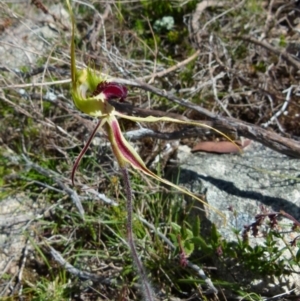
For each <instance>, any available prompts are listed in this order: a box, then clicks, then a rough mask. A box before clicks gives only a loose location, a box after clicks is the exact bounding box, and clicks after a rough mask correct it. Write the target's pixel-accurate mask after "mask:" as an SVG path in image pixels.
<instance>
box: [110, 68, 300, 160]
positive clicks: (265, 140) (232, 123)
mask: <svg viewBox="0 0 300 301" xmlns="http://www.w3.org/2000/svg"><path fill="white" fill-rule="evenodd" d="M299 69H300V68H299ZM114 80H115V81H116V82H118V83H121V84H125V85H131V86H134V87H139V88H141V89H143V90H146V91H149V92H152V93H154V94H156V95H159V96H161V97H165V98H167V99H169V100H170V101H172V102H174V103H176V104H179V105H182V106H184V107H186V108H190V109H193V110H195V111H196V112H198V113H200V114H202V115H203V116H205V117H207V118H209V119H210V120H211V121H212V126H213V127H214V128H220V127H222V128H224V129H225V130H226V129H228V130H230V131H232V129H235V131H236V133H237V135H239V136H243V137H245V138H248V139H251V140H254V141H257V142H260V143H262V144H263V145H265V146H267V147H269V148H271V149H273V150H275V151H277V152H279V153H282V154H285V155H288V156H291V157H295V158H300V143H299V142H298V141H296V140H293V139H288V138H285V137H281V136H280V135H278V134H276V133H274V132H271V131H267V130H264V129H262V128H261V127H260V126H257V125H253V124H251V123H248V122H244V121H241V120H238V119H236V118H230V117H223V116H219V115H217V114H215V113H212V112H210V111H209V110H207V109H205V108H203V107H201V106H198V105H194V104H192V103H190V102H188V101H187V100H185V99H180V98H178V97H176V96H175V95H174V94H172V93H170V92H167V91H164V90H160V89H158V88H155V87H153V86H151V85H148V84H146V83H143V82H138V81H131V80H124V79H114Z"/></svg>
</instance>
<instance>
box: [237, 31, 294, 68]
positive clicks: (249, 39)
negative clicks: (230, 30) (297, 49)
mask: <svg viewBox="0 0 300 301" xmlns="http://www.w3.org/2000/svg"><path fill="white" fill-rule="evenodd" d="M232 37H233V38H234V39H237V40H244V41H247V42H250V43H253V44H255V45H258V46H261V47H263V48H265V49H267V50H269V51H271V52H273V53H275V54H277V55H279V56H281V57H282V58H283V59H285V60H286V61H287V62H289V63H290V64H291V65H293V66H294V67H295V68H297V69H298V70H299V69H300V62H299V61H298V60H296V59H294V58H293V56H292V55H291V54H289V53H287V52H286V51H282V50H280V49H277V48H275V47H273V46H272V45H271V44H269V43H267V42H266V41H259V40H257V39H255V38H253V37H251V36H232Z"/></svg>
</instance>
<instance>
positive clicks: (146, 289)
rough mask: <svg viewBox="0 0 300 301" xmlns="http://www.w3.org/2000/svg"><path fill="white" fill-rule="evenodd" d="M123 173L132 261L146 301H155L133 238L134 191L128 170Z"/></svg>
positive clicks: (128, 239)
mask: <svg viewBox="0 0 300 301" xmlns="http://www.w3.org/2000/svg"><path fill="white" fill-rule="evenodd" d="M121 172H122V174H123V180H124V186H125V192H126V199H127V202H126V207H127V241H128V245H129V249H130V252H131V256H132V259H133V261H134V263H135V265H136V267H137V271H138V274H139V276H140V279H141V283H142V288H143V295H144V298H145V300H146V301H154V297H153V291H152V288H151V285H150V283H149V281H148V277H147V275H146V271H145V268H144V266H143V264H142V262H141V260H140V258H139V255H138V252H137V250H136V245H135V242H134V238H133V230H132V215H133V210H132V189H131V184H130V180H129V174H128V170H127V168H121Z"/></svg>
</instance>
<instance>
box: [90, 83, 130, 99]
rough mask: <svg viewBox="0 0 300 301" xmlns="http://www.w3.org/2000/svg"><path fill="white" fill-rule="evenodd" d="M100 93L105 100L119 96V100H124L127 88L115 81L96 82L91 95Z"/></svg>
mask: <svg viewBox="0 0 300 301" xmlns="http://www.w3.org/2000/svg"><path fill="white" fill-rule="evenodd" d="M100 93H103V94H104V95H105V98H106V99H107V100H110V99H114V98H119V99H120V101H124V100H125V98H126V97H127V88H126V87H125V86H123V85H121V84H118V83H116V82H102V83H99V84H98V86H97V88H96V90H95V91H94V92H93V96H97V95H98V94H100Z"/></svg>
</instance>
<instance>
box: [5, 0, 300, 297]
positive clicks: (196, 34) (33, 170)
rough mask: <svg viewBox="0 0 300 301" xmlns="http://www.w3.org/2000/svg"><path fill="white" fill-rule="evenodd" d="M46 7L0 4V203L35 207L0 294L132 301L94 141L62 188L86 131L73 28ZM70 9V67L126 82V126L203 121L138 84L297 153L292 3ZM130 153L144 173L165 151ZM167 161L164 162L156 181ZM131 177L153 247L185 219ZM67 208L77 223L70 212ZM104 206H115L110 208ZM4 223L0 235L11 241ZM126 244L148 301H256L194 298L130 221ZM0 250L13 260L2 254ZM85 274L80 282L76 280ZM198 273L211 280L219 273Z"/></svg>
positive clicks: (99, 4)
mask: <svg viewBox="0 0 300 301" xmlns="http://www.w3.org/2000/svg"><path fill="white" fill-rule="evenodd" d="M53 2H54V1H43V2H40V1H32V2H31V3H29V2H20V3H10V2H9V1H0V20H1V21H0V35H1V36H0V112H1V114H0V124H1V127H0V143H1V145H0V177H1V178H2V179H0V193H1V194H0V195H1V197H2V199H3V200H5V199H7V196H8V195H10V196H12V197H15V196H20V195H23V196H24V195H26V196H27V197H28V198H29V199H31V201H32V202H33V204H26V206H28V207H26V210H31V209H28V208H32V207H34V208H35V210H36V211H35V213H34V214H35V216H34V218H32V217H30V218H28V219H25V221H26V222H25V223H24V221H23V224H22V227H21V229H18V231H19V232H20V231H21V232H22V233H23V234H24V237H25V238H26V239H25V240H24V241H23V245H22V246H21V248H19V249H18V250H17V251H16V256H15V257H12V256H10V254H7V255H8V256H7V257H6V258H5V260H6V261H5V263H6V264H7V266H8V267H9V268H7V269H5V270H4V272H3V273H2V274H1V276H2V280H1V292H0V295H1V298H3V300H17V299H21V297H22V298H23V300H50V299H52V300H53V301H54V300H139V298H140V297H139V295H138V291H139V284H138V281H137V280H136V279H135V272H134V269H133V268H132V263H131V260H130V256H129V252H128V249H127V247H126V243H124V238H123V237H125V235H124V234H125V233H124V232H125V229H124V223H125V218H126V217H125V211H124V204H123V189H122V185H121V183H119V173H118V170H117V169H116V168H115V165H114V158H113V156H112V154H111V152H110V149H109V147H108V145H107V142H106V140H105V138H104V136H103V135H102V134H101V133H99V134H97V137H96V139H95V142H94V145H93V147H92V148H91V149H90V150H89V152H88V156H87V157H86V158H85V159H84V160H83V162H82V165H81V167H80V169H79V172H78V174H77V177H76V187H72V186H71V182H70V179H69V175H70V171H71V168H72V164H73V162H74V159H75V157H76V156H77V155H78V153H79V151H80V149H81V147H82V145H83V143H84V142H85V141H86V139H87V137H88V135H89V133H90V132H91V130H92V128H93V126H94V120H92V119H91V118H89V117H87V116H85V115H83V114H81V113H80V112H78V111H77V110H76V108H75V107H74V105H73V102H72V100H71V97H70V93H69V83H70V71H69V70H70V57H69V39H70V23H69V20H68V16H67V15H65V11H64V10H63V6H60V1H55V5H56V6H55V5H53ZM153 3H154V4H153ZM152 5H153V6H152ZM73 7H74V12H75V15H76V22H77V35H76V44H77V63H78V66H79V67H80V66H81V67H84V66H86V65H91V66H95V68H96V69H97V70H100V71H101V72H102V73H106V74H109V75H110V76H112V77H115V78H118V79H119V80H122V79H124V80H127V81H128V82H129V83H135V84H132V85H131V86H130V91H129V97H128V98H127V102H128V104H133V105H134V107H133V108H132V107H130V108H129V109H128V110H129V111H128V113H132V114H139V115H142V116H145V115H147V114H149V115H150V114H152V115H156V116H159V114H165V115H169V116H177V117H178V118H191V119H196V120H204V121H205V120H208V119H209V118H208V117H207V116H205V115H204V114H200V113H197V112H195V111H193V110H191V109H188V108H185V107H182V106H178V105H177V104H175V103H173V102H170V101H169V100H167V99H166V98H164V97H161V96H159V93H150V92H149V89H145V90H143V89H140V88H139V87H143V85H142V84H140V85H139V82H138V81H143V82H146V83H148V84H150V85H152V86H153V87H156V88H157V89H159V91H160V93H161V94H162V93H164V91H167V93H172V94H175V95H176V96H178V97H179V98H180V99H185V100H187V99H188V100H189V101H190V102H191V103H194V104H197V105H200V106H201V107H203V108H204V109H207V110H209V111H210V112H212V113H214V114H219V115H220V116H224V117H235V118H238V119H240V120H242V121H246V122H250V123H252V124H255V125H258V126H261V127H262V128H266V129H269V130H271V131H274V132H276V133H279V134H280V135H282V137H286V138H293V139H295V140H299V136H300V132H299V127H298V124H299V114H300V110H299V104H300V103H299V94H298V93H299V91H298V90H299V88H298V82H299V74H298V70H299V67H300V61H299V60H298V56H297V51H298V50H297V49H300V47H299V45H300V44H299V45H298V44H297V40H298V31H297V25H298V24H297V20H298V19H299V11H298V9H297V7H296V4H295V3H294V2H293V1H279V0H277V1H276V0H274V1H272V0H271V1H258V0H257V1H256V0H251V1H232V3H231V4H230V6H229V5H227V4H226V3H225V2H224V3H223V2H221V1H203V2H201V3H199V4H197V1H168V5H164V4H160V1H157V2H155V1H139V0H136V1H93V2H90V1H89V2H83V1H74V2H73ZM141 12H142V13H141ZM166 14H167V15H173V16H174V20H175V26H174V27H173V28H172V29H171V30H165V29H163V28H162V29H161V30H155V29H154V23H155V21H156V20H157V19H159V18H162V17H164V16H165V15H166ZM188 14H189V15H188ZM183 16H185V22H183ZM266 20H267V22H266ZM146 91H148V92H146ZM154 92H155V91H154ZM121 109H123V110H124V111H125V110H126V107H123V108H122V107H121ZM141 109H143V110H144V111H142V110H141ZM122 126H123V129H124V131H129V130H133V129H138V128H139V125H136V124H133V123H131V122H123V123H122ZM141 126H142V127H145V126H147V127H148V126H149V125H146V124H142V125H141ZM149 127H150V128H151V129H152V130H155V131H161V132H173V131H174V130H180V129H182V128H180V127H179V128H178V127H174V126H173V125H169V124H155V125H151V126H149ZM153 136H154V137H153ZM191 136H192V137H191V138H189V139H185V140H184V141H183V142H184V143H186V144H189V145H192V144H193V143H194V141H195V140H197V139H198V140H199V139H200V140H202V139H211V138H214V137H215V135H213V134H211V133H209V135H207V133H203V132H202V133H199V132H197V133H194V134H193V135H191ZM136 146H137V148H138V149H139V151H140V153H141V154H142V156H143V158H144V159H145V161H146V162H147V163H148V164H149V165H150V164H151V163H152V162H153V161H154V159H155V157H156V155H157V154H158V153H160V152H161V150H162V149H163V147H164V142H162V141H161V140H159V139H157V137H155V135H153V133H152V136H150V137H146V138H143V139H140V140H138V141H137V142H136ZM175 148H176V146H175V147H174V151H173V152H170V153H168V154H167V155H166V157H165V158H163V160H162V162H163V163H162V166H161V169H162V172H163V167H164V165H165V164H167V162H168V161H169V157H170V156H171V155H172V154H173V153H174V152H175ZM22 156H23V157H22ZM153 168H157V166H155V165H153ZM131 176H132V178H133V185H134V190H135V196H136V205H135V206H136V208H135V212H136V213H137V216H144V217H146V219H147V221H148V222H149V223H150V225H152V226H153V225H155V227H160V228H161V229H162V230H161V231H162V237H164V238H166V237H168V236H169V234H172V233H173V234H174V233H175V232H174V229H173V230H172V229H171V227H170V226H168V225H169V224H168V223H170V222H171V221H172V222H173V223H176V224H178V225H181V224H182V223H183V221H188V210H187V211H185V210H183V209H182V210H181V209H178V203H179V202H180V197H179V196H177V198H176V197H172V195H170V194H169V192H167V191H166V189H165V188H164V187H159V186H158V185H157V183H152V182H150V181H149V180H147V179H144V178H141V177H140V176H139V175H137V174H135V173H132V175H131ZM141 191H143V192H146V195H145V194H143V195H142V196H141V194H140V192H141ZM77 193H78V195H77ZM99 194H101V195H99ZM78 199H79V200H80V201H81V202H83V207H84V210H85V222H83V221H82V219H81V217H80V215H79V214H78V211H77V209H76V207H74V206H73V203H72V202H74V200H75V201H76V200H78ZM113 200H116V202H117V203H118V204H119V206H111V203H109V202H113ZM171 200H172V201H171ZM157 204H160V205H157ZM22 214H23V213H22ZM17 216H18V217H20V215H17ZM167 222H168V223H167ZM189 222H190V221H189ZM15 223H16V220H15V221H14V222H13V221H11V222H10V224H9V225H8V226H7V225H6V227H8V229H10V230H14V229H15V228H14V227H15ZM190 223H191V222H190ZM192 226H193V225H192V224H191V225H190V227H191V228H192ZM4 228H5V227H4ZM14 231H17V230H14ZM135 231H136V236H137V242H138V246H139V252H140V254H141V257H142V258H143V259H144V262H145V265H146V268H147V270H148V271H149V275H150V276H151V277H150V278H151V280H152V282H153V286H154V289H155V291H156V292H157V294H158V298H159V300H178V299H176V298H180V300H200V299H201V298H202V299H203V298H209V299H211V300H213V299H218V298H220V299H224V298H225V299H226V298H230V296H232V295H231V293H232V292H234V296H237V294H238V293H240V291H242V292H243V294H245V295H247V294H250V295H249V296H248V295H247V296H248V297H247V298H248V299H251V300H252V299H255V298H256V299H257V298H259V297H255V298H254V297H253V295H251V292H248V291H247V288H242V289H240V288H239V287H238V283H225V282H220V287H219V289H220V291H222V289H223V288H226V289H227V288H228V290H225V292H224V294H225V295H224V294H223V293H220V294H219V295H215V296H209V297H206V296H204V295H203V291H202V288H201V286H199V283H200V284H203V280H202V279H199V277H198V275H197V274H196V273H195V271H193V270H188V269H184V268H183V267H182V266H180V264H179V261H178V254H179V251H178V248H179V245H178V241H177V240H176V239H175V240H172V243H173V244H174V245H175V246H176V249H175V250H174V249H172V247H170V244H169V245H168V243H166V240H164V239H162V238H161V237H160V238H157V236H156V235H155V231H153V229H151V227H149V226H147V225H146V223H145V222H144V223H143V221H142V220H139V219H138V218H137V217H136V221H135ZM3 248H4V252H7V250H8V252H12V251H11V249H10V247H9V246H8V243H7V241H5V243H4V244H3ZM53 248H54V249H55V250H57V251H59V252H61V254H62V256H63V259H64V260H66V261H67V262H69V263H71V264H72V266H71V267H69V268H70V269H67V271H66V269H65V268H63V267H62V262H59V260H58V257H59V255H57V254H56V253H54V252H55V251H53ZM55 256H56V257H55ZM25 259H26V261H25ZM194 259H195V261H196V263H197V264H199V265H200V264H203V262H201V260H197V259H196V258H194ZM3 260H4V259H3ZM12 267H19V268H18V269H16V268H14V269H13V268H12ZM72 268H73V270H72ZM74 269H75V270H74ZM82 271H85V272H86V274H78V273H80V272H82ZM205 273H206V274H207V275H210V274H213V276H214V278H215V280H216V281H217V280H218V275H217V273H211V271H210V270H209V269H206V270H205ZM78 276H79V277H78ZM93 277H96V278H93ZM79 279H80V280H79ZM86 279H88V280H87V281H86V282H84V281H83V280H86ZM5 298H6V299H5ZM172 298H173V299H172Z"/></svg>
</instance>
